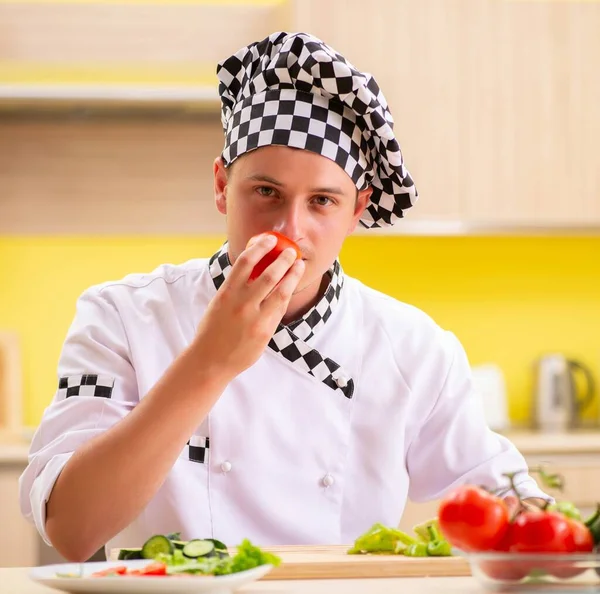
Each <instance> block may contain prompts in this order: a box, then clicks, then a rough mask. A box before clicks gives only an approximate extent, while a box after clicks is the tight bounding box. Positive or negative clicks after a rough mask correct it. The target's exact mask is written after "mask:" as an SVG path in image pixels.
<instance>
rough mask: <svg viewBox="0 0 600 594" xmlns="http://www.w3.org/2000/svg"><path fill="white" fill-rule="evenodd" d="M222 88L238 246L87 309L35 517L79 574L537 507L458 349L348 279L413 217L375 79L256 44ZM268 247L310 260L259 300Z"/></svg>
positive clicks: (336, 60)
mask: <svg viewBox="0 0 600 594" xmlns="http://www.w3.org/2000/svg"><path fill="white" fill-rule="evenodd" d="M217 73H218V78H219V91H220V96H221V100H222V123H223V127H224V133H225V144H224V149H223V152H222V154H221V155H220V156H219V157H218V158H217V159H216V161H215V163H214V193H215V200H216V207H217V209H218V210H219V211H220V212H221V213H222V214H223V215H224V216H225V217H226V222H227V241H226V243H224V245H223V246H222V247H221V248H220V249H219V250H218V251H217V252H216V253H215V254H214V255H213V256H212V257H210V258H206V259H202V258H200V259H194V260H191V261H188V262H186V263H183V264H180V265H170V264H169V265H163V266H160V267H159V268H157V269H156V270H154V271H153V272H151V273H150V274H132V275H129V276H126V277H125V278H123V279H121V280H118V281H115V282H106V283H103V284H101V285H98V286H93V287H91V288H89V289H88V290H86V291H85V292H83V294H82V295H81V296H80V298H79V300H78V302H77V308H76V314H75V317H74V320H73V322H72V325H71V327H70V329H69V331H68V335H67V337H66V339H65V342H64V346H63V349H62V353H61V356H60V360H59V363H58V382H57V390H56V393H55V395H54V398H53V400H52V402H51V403H50V405H49V406H48V407H47V409H46V410H45V412H44V415H43V418H42V420H41V424H40V426H39V428H38V429H37V432H36V434H35V436H34V438H33V441H32V444H31V451H30V457H29V465H28V466H27V468H26V470H25V471H24V473H23V475H22V477H21V479H20V501H21V509H22V513H23V514H24V516H25V517H26V518H28V519H30V520H31V521H32V522H33V523H34V524H35V526H36V527H37V530H38V531H39V533H40V534H41V535H42V537H43V538H44V540H45V541H46V542H47V543H48V544H52V545H53V546H54V547H55V548H56V549H57V550H58V551H59V552H60V553H61V554H63V555H64V556H65V557H66V558H68V559H70V560H75V561H83V560H85V559H87V558H89V557H90V556H91V555H92V554H93V553H94V552H95V551H96V550H97V549H98V548H99V547H101V546H103V545H104V546H106V549H107V550H109V549H111V548H113V547H127V546H141V544H142V543H143V542H144V541H145V540H146V539H147V538H148V537H150V536H151V535H153V534H156V533H163V534H164V533H169V532H181V535H182V538H184V539H191V538H204V537H214V538H218V539H220V540H222V541H224V542H226V543H227V544H230V545H235V544H238V543H239V542H240V541H241V540H242V539H243V538H249V539H251V540H252V541H253V542H254V543H255V544H258V545H274V544H317V543H327V544H335V543H342V544H346V543H351V542H352V541H353V540H354V539H355V538H356V537H358V536H359V535H360V534H361V533H362V532H364V531H365V530H367V529H368V528H369V527H370V526H371V525H372V524H373V523H374V522H383V523H385V524H387V525H397V523H398V521H399V520H400V518H401V516H402V513H403V510H404V507H405V503H406V501H407V498H410V499H411V500H413V501H416V502H424V501H428V500H435V499H436V498H439V497H441V496H443V495H444V494H445V493H447V492H448V490H449V489H451V488H452V487H454V486H456V485H460V484H463V483H476V484H485V485H488V486H489V487H495V486H499V485H504V484H506V483H505V480H504V477H503V473H505V472H510V471H517V470H525V472H523V473H522V474H520V475H518V480H517V484H518V487H519V490H520V493H521V495H522V496H525V497H538V498H544V497H546V495H545V494H544V493H543V492H542V491H541V490H540V489H539V488H538V486H537V484H536V483H535V481H534V480H533V479H532V478H531V477H530V476H529V475H528V474H527V471H526V463H525V460H524V459H523V457H522V456H521V454H520V453H519V452H518V451H517V450H516V449H515V447H514V446H513V445H512V444H511V443H510V442H509V441H508V440H507V439H506V438H505V437H502V436H500V435H497V434H496V433H494V432H492V431H491V430H490V429H489V428H488V427H487V426H486V422H485V420H484V414H483V411H482V406H481V403H480V401H479V399H478V397H477V395H476V394H475V393H474V391H473V385H472V381H471V375H470V369H469V363H468V360H467V357H466V355H465V351H464V350H463V348H462V346H461V344H460V343H459V341H458V340H457V338H456V337H455V336H454V335H453V334H452V333H450V332H449V331H446V330H444V329H442V328H440V327H439V326H438V325H437V324H436V323H435V322H434V321H433V320H432V319H431V318H430V317H428V315H427V314H425V313H424V312H422V311H420V310H418V309H416V308H415V307H412V306H410V305H407V304H404V303H402V302H400V301H397V300H396V299H393V298H391V297H389V296H386V295H384V294H382V293H379V292H377V291H375V290H374V289H371V288H369V287H367V286H365V285H364V284H362V283H361V282H360V281H359V280H357V279H354V278H351V277H349V276H347V275H346V274H345V273H344V271H343V269H342V266H341V264H340V261H339V259H338V254H339V252H340V249H341V247H342V244H343V242H344V239H345V238H346V237H347V236H348V235H349V234H350V233H352V231H353V230H354V229H355V228H356V227H357V225H362V226H363V227H365V228H368V229H372V228H377V227H385V226H390V225H393V224H395V223H398V221H399V220H400V219H401V218H402V217H403V214H404V212H405V211H406V210H407V209H408V208H410V207H411V206H412V205H413V204H414V203H415V201H416V198H417V191H416V189H415V185H414V183H413V180H412V179H411V177H410V175H409V172H408V171H407V169H406V167H405V164H404V161H403V156H402V153H401V151H400V147H399V145H398V141H397V139H396V136H395V133H394V127H393V119H392V116H391V114H390V111H389V109H388V106H387V104H386V100H385V98H384V95H383V94H382V92H381V90H380V89H379V87H378V85H377V83H376V82H375V80H374V78H373V77H372V76H371V75H369V74H365V73H362V72H359V71H358V70H356V69H355V68H354V67H353V66H352V64H350V63H349V62H348V61H347V60H345V59H344V57H342V56H341V55H340V54H338V53H337V52H335V51H334V50H333V49H332V48H330V47H329V46H327V45H326V44H324V43H323V42H322V41H320V40H319V39H317V38H315V37H313V36H311V35H308V34H304V33H297V34H288V33H274V34H272V35H270V36H269V37H268V38H266V39H264V40H262V41H260V42H258V43H251V44H250V45H249V46H247V47H245V48H243V49H241V50H240V51H238V52H237V53H236V54H234V55H232V56H231V57H229V58H228V59H226V60H224V61H223V62H221V63H220V64H219V65H218V67H217ZM272 230H274V231H279V232H281V233H283V234H285V235H286V236H288V237H289V238H291V239H292V240H293V241H295V242H296V243H297V244H298V246H299V247H300V249H301V251H302V258H301V259H296V254H295V252H293V250H287V251H283V252H282V253H281V254H280V255H279V257H278V258H277V259H276V260H275V261H274V262H273V263H272V264H271V265H270V266H269V267H268V268H267V269H266V270H265V271H264V272H263V273H262V274H261V275H260V276H259V277H258V278H256V279H254V280H249V277H250V273H251V271H252V270H253V268H254V266H255V265H256V264H257V263H258V262H259V261H260V260H261V259H262V258H263V256H265V255H266V254H267V253H269V252H270V251H271V250H272V249H273V247H274V244H273V240H271V239H270V238H269V237H268V236H266V235H260V234H261V233H262V232H265V231H272ZM256 235H259V238H258V240H255V241H254V242H250V246H249V247H247V244H248V242H249V240H250V239H251V238H252V237H254V236H256ZM369 257H371V258H373V259H374V260H383V261H385V259H386V255H385V254H384V253H377V252H373V253H372V254H370V255H369ZM405 257H406V258H415V257H418V254H408V253H407V254H405ZM385 266H386V267H387V270H388V274H391V275H401V274H402V262H401V261H400V262H399V261H397V260H396V261H391V260H388V261H387V262H385Z"/></svg>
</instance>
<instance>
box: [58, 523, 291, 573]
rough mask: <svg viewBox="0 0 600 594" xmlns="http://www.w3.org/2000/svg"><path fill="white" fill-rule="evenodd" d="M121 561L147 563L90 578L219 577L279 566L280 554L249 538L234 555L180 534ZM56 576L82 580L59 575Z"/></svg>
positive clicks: (122, 555) (160, 538)
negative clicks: (141, 561)
mask: <svg viewBox="0 0 600 594" xmlns="http://www.w3.org/2000/svg"><path fill="white" fill-rule="evenodd" d="M118 559H119V561H130V560H137V559H141V560H147V561H148V564H147V565H145V566H143V567H136V568H132V567H131V566H126V565H114V566H111V567H108V568H107V569H103V570H101V571H98V572H95V573H94V574H92V576H91V577H117V576H169V575H181V574H189V575H197V576H206V577H208V576H219V575H228V574H233V573H238V572H240V571H246V570H248V569H253V568H254V567H259V566H260V565H273V566H278V565H280V563H281V559H280V558H279V557H278V556H277V555H273V554H272V553H268V552H266V551H263V550H261V549H260V548H259V547H257V546H255V545H253V544H252V543H251V542H250V541H249V540H248V539H244V540H243V541H242V542H241V543H240V544H239V545H238V546H237V547H236V551H235V554H234V555H231V554H230V553H229V549H228V547H227V546H226V545H225V544H224V543H223V542H221V541H220V540H216V539H214V538H195V539H192V540H181V538H180V533H173V534H167V535H164V534H155V535H154V536H152V537H150V538H149V539H148V540H147V541H146V542H145V543H144V544H143V546H141V547H139V548H129V549H119V555H118ZM57 577H80V576H78V575H76V574H59V575H58V576H57Z"/></svg>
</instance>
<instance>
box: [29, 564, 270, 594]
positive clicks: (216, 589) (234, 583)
mask: <svg viewBox="0 0 600 594" xmlns="http://www.w3.org/2000/svg"><path fill="white" fill-rule="evenodd" d="M149 563H150V562H149V561H145V560H143V561H140V560H136V561H100V562H91V563H83V564H81V563H61V564H58V565H44V566H42V567H34V568H33V569H31V570H30V571H29V577H30V578H31V579H32V580H33V581H35V582H38V583H40V584H43V585H44V586H48V587H50V588H54V589H56V590H61V591H62V592H70V593H77V594H78V593H79V592H112V593H113V594H134V593H137V594H147V593H148V594H149V593H151V592H162V593H163V594H164V593H165V592H168V593H169V594H171V593H172V594H198V593H200V592H203V593H205V594H226V593H229V592H233V591H234V590H236V589H237V588H240V587H241V586H243V585H244V584H247V583H249V582H253V581H255V580H258V579H260V578H261V577H263V576H264V575H266V574H267V573H269V571H271V569H272V568H273V566H272V565H260V566H259V567H255V568H253V569H248V570H247V571H240V572H239V573H233V574H230V575H219V576H214V577H212V576H208V577H203V576H197V575H190V576H189V577H188V576H185V577H179V576H178V577H175V576H117V577H94V578H93V577H90V576H91V574H92V573H94V572H95V571H100V570H102V569H107V568H108V567H116V566H118V565H126V566H127V568H137V567H144V566H145V565H148V564H149ZM81 568H82V570H83V577H69V578H61V577H56V574H57V573H75V574H77V575H79V574H80V571H81Z"/></svg>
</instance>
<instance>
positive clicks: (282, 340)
mask: <svg viewBox="0 0 600 594" xmlns="http://www.w3.org/2000/svg"><path fill="white" fill-rule="evenodd" d="M269 347H270V348H271V349H273V350H274V351H275V352H276V353H279V354H281V355H282V356H283V357H284V358H285V359H287V360H288V361H290V363H293V364H294V365H295V366H296V367H298V368H299V369H301V370H302V371H305V372H307V373H309V374H310V375H312V376H313V377H315V378H316V379H318V380H319V381H321V382H323V383H324V384H325V385H326V386H329V387H330V388H331V389H332V390H335V391H339V392H341V393H342V394H343V395H344V396H345V397H346V398H348V399H350V398H352V396H353V394H354V380H353V379H352V378H351V377H347V376H346V374H345V373H344V372H343V370H342V368H341V366H340V365H338V364H337V363H336V362H335V361H332V360H331V359H329V358H328V357H323V356H322V355H321V353H319V351H317V350H316V349H313V348H311V347H310V346H309V345H307V344H306V343H305V342H304V341H303V340H300V338H298V337H297V336H295V335H294V333H293V332H292V331H291V330H290V329H289V328H287V327H286V326H282V325H281V324H280V325H279V327H278V328H277V331H276V332H275V334H274V336H273V338H272V339H271V340H270V342H269Z"/></svg>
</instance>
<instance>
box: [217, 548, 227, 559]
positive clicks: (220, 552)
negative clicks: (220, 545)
mask: <svg viewBox="0 0 600 594" xmlns="http://www.w3.org/2000/svg"><path fill="white" fill-rule="evenodd" d="M215 552H216V553H217V556H218V557H219V559H225V557H229V556H230V555H229V551H224V550H223V549H215Z"/></svg>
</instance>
